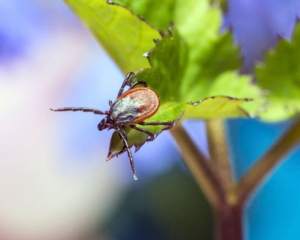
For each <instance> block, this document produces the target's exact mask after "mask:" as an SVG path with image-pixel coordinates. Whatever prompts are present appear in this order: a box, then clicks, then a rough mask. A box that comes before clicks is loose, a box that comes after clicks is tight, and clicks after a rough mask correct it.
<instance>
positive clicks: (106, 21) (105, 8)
mask: <svg viewBox="0 0 300 240" xmlns="http://www.w3.org/2000/svg"><path fill="white" fill-rule="evenodd" d="M65 2H66V3H67V4H68V5H69V6H70V7H71V8H72V9H73V11H74V12H75V13H76V14H77V15H78V16H79V17H80V19H81V20H82V21H83V22H84V23H85V25H86V26H87V27H88V28H89V29H90V30H91V31H92V33H93V34H94V36H95V37H96V38H97V40H98V41H99V42H100V43H101V45H102V46H103V47H104V48H105V49H106V51H107V52H108V53H109V54H110V56H111V57H112V58H113V59H114V61H115V62H116V64H117V65H118V66H119V67H120V68H121V70H122V71H123V73H124V74H126V73H127V72H129V71H138V70H139V69H141V68H146V67H149V64H148V62H147V59H145V58H144V57H143V54H144V53H145V52H147V51H149V49H151V48H153V47H154V43H153V41H152V40H153V39H159V38H161V37H160V34H159V33H158V31H157V30H155V29H154V28H153V27H151V26H150V25H148V24H147V23H145V22H144V21H142V20H141V19H140V18H139V17H138V16H136V15H135V14H133V13H132V12H131V11H130V10H128V9H126V8H124V7H120V6H116V5H113V4H108V3H106V1H105V0H88V1H87V0H65Z"/></svg>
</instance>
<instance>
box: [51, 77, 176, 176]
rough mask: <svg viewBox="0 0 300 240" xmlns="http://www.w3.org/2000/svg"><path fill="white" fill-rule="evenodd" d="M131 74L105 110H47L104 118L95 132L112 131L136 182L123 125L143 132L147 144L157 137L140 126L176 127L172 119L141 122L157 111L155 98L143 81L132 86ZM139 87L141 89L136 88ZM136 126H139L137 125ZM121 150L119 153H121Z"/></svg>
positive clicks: (74, 108) (157, 106) (80, 108)
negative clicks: (90, 113) (116, 136)
mask: <svg viewBox="0 0 300 240" xmlns="http://www.w3.org/2000/svg"><path fill="white" fill-rule="evenodd" d="M132 76H133V73H131V72H130V73H128V74H127V75H126V78H125V80H124V82H123V84H122V86H121V88H120V90H119V93H118V96H117V99H116V100H115V102H112V101H109V106H110V109H109V111H104V112H103V111H100V110H97V109H92V108H84V107H66V108H58V109H50V110H52V111H55V112H62V111H73V112H74V111H82V112H93V113H94V114H100V115H106V117H104V118H103V119H102V120H101V121H100V123H99V124H98V130H99V131H102V130H104V129H115V131H117V132H118V134H119V136H120V138H121V140H122V141H123V143H124V147H123V150H124V151H127V154H128V157H129V161H130V165H131V170H132V173H133V177H134V179H135V180H137V177H136V173H135V167H134V162H133V158H132V154H131V151H130V147H129V145H128V142H127V134H126V131H125V130H126V126H129V127H130V128H132V129H134V130H136V131H140V132H143V133H145V134H147V135H148V139H147V141H153V140H154V139H155V138H156V136H157V134H153V133H151V132H149V131H147V130H146V129H143V128H141V127H140V126H145V125H162V126H165V127H164V128H163V129H162V131H164V130H168V129H170V128H172V127H174V125H175V124H176V120H175V121H173V122H144V120H146V119H148V118H150V117H151V116H153V115H154V114H155V113H156V112H157V111H158V109H159V98H158V96H157V94H156V93H155V92H154V91H152V90H151V89H150V88H148V87H147V84H146V82H135V83H132ZM138 85H142V87H136V86H138ZM126 86H128V87H129V89H128V90H127V91H125V92H124V93H123V91H124V88H125V87H126ZM137 125H140V126H137ZM123 150H122V151H123Z"/></svg>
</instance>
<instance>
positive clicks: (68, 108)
mask: <svg viewBox="0 0 300 240" xmlns="http://www.w3.org/2000/svg"><path fill="white" fill-rule="evenodd" d="M50 110H51V111H54V112H66V111H71V112H76V111H81V112H92V113H94V114H101V115H103V114H108V112H106V111H105V112H102V111H100V110H97V109H93V108H84V107H66V108H57V109H52V108H50Z"/></svg>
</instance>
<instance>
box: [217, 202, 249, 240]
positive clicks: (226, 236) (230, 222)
mask: <svg viewBox="0 0 300 240" xmlns="http://www.w3.org/2000/svg"><path fill="white" fill-rule="evenodd" d="M242 216H243V209H242V207H239V206H228V205H227V206H224V208H223V209H221V211H217V212H216V216H215V217H216V239H217V240H243V217H242Z"/></svg>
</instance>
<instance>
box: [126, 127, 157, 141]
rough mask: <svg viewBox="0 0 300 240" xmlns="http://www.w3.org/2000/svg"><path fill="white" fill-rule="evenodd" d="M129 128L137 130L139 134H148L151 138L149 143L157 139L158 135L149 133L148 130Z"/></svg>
mask: <svg viewBox="0 0 300 240" xmlns="http://www.w3.org/2000/svg"><path fill="white" fill-rule="evenodd" d="M129 127H131V128H132V129H135V130H137V131H139V132H143V133H146V134H147V135H148V136H149V137H150V139H149V141H153V140H154V139H155V138H156V134H154V133H152V132H149V131H147V130H146V129H143V128H139V127H136V126H135V125H129Z"/></svg>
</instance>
